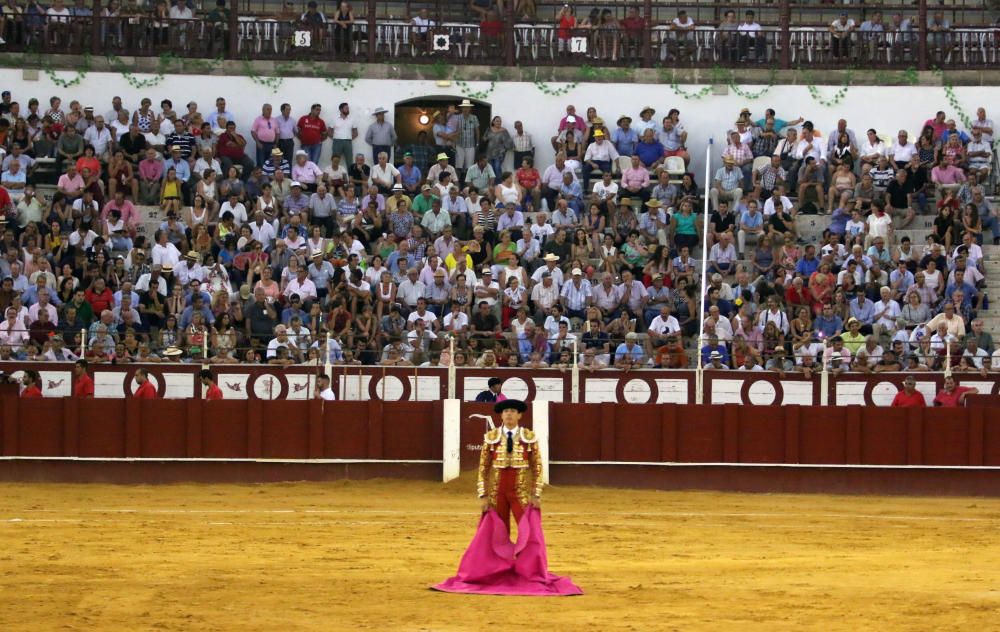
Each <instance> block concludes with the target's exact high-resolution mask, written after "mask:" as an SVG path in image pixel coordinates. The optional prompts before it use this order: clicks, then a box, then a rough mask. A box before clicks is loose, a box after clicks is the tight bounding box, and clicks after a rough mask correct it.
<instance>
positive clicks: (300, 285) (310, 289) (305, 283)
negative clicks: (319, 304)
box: [283, 265, 317, 303]
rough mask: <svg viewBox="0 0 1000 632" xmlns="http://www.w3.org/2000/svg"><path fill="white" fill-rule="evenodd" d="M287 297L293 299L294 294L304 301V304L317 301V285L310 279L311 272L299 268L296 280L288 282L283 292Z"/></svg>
mask: <svg viewBox="0 0 1000 632" xmlns="http://www.w3.org/2000/svg"><path fill="white" fill-rule="evenodd" d="M283 293H284V295H285V296H287V297H291V296H292V295H293V294H295V295H297V296H298V297H299V298H300V299H302V302H303V303H308V302H309V301H314V300H316V297H317V292H316V284H315V283H313V281H312V279H310V278H309V270H308V268H305V267H303V266H301V265H300V266H299V269H298V270H296V273H295V278H294V279H292V280H291V281H289V282H288V285H286V286H285V291H284V292H283Z"/></svg>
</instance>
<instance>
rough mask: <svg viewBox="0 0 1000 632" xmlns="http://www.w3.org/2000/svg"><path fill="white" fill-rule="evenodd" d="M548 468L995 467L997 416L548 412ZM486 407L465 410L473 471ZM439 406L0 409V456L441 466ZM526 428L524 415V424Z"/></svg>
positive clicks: (117, 402) (673, 408) (761, 409)
mask: <svg viewBox="0 0 1000 632" xmlns="http://www.w3.org/2000/svg"><path fill="white" fill-rule="evenodd" d="M550 406H551V408H550V432H551V439H550V451H549V453H550V455H551V459H552V460H553V461H576V462H581V461H582V462H592V461H605V462H609V461H614V462H652V463H660V462H680V463H753V464H815V465H854V464H858V465H926V466H940V465H948V466H1000V408H964V409H939V408H938V409H935V408H928V409H898V408H872V407H860V406H847V407H800V406H736V405H725V406H707V405H706V406H698V405H639V404H637V405H630V406H616V405H614V404H551V405H550ZM490 411H491V406H489V405H485V404H476V403H463V405H462V419H463V421H462V424H461V427H462V430H461V440H462V448H463V449H462V465H463V467H465V468H469V467H474V466H475V463H476V456H477V449H478V445H479V443H480V442H481V440H482V433H483V429H484V423H483V421H482V420H468V419H467V415H468V414H470V413H473V412H479V413H483V414H487V413H488V412H490ZM442 414H443V410H442V403H441V402H440V401H434V402H381V401H378V400H370V401H357V402H353V401H352V402H332V403H324V402H320V401H318V400H307V401H265V400H243V401H218V402H207V401H204V400H197V399H192V400H157V401H142V400H135V399H101V400H80V399H72V398H63V399H42V400H21V399H18V398H14V397H3V398H0V455H3V456H41V457H44V456H50V457H90V458H146V459H158V458H159V459H169V458H215V459H289V460H298V459H384V460H392V461H422V460H440V459H441V450H442V434H441V433H442ZM524 423H525V425H526V426H528V427H530V425H531V422H530V413H529V415H528V416H527V418H526V419H525V422H524Z"/></svg>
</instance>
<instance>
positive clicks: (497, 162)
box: [488, 156, 503, 182]
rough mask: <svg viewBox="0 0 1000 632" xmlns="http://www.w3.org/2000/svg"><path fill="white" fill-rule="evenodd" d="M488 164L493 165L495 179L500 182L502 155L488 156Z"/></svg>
mask: <svg viewBox="0 0 1000 632" xmlns="http://www.w3.org/2000/svg"><path fill="white" fill-rule="evenodd" d="M488 162H489V163H490V166H491V167H493V173H495V174H496V177H497V178H496V181H497V182H500V175H501V174H502V173H503V171H502V170H503V156H501V157H499V158H490V159H489V161H488Z"/></svg>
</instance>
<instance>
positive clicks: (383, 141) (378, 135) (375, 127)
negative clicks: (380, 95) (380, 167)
mask: <svg viewBox="0 0 1000 632" xmlns="http://www.w3.org/2000/svg"><path fill="white" fill-rule="evenodd" d="M387 112H388V110H386V109H385V108H383V107H378V108H375V111H374V112H372V116H374V117H375V121H374V122H373V123H372V124H371V125H369V126H368V130H367V131H366V132H365V142H366V143H368V144H369V145H371V147H372V161H373V162H378V155H379V154H380V153H382V152H385V154H386V156H387V157H389V158H392V148H393V146H394V145H395V144H396V128H395V127H393V125H392V123H389V122H388V121H386V120H385V115H386V113H387Z"/></svg>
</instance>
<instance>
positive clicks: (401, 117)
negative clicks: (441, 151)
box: [393, 95, 493, 173]
mask: <svg viewBox="0 0 1000 632" xmlns="http://www.w3.org/2000/svg"><path fill="white" fill-rule="evenodd" d="M463 98H464V97H456V96H454V95H437V96H435V95H431V96H422V97H416V98H413V99H406V100H403V101H398V102H397V103H396V104H395V106H394V114H395V117H394V118H393V121H394V125H395V126H396V135H397V136H398V138H399V140H398V141H397V142H398V143H399V147H400V149H401V150H402V151H401V152H400V153H398V154H397V156H396V162H402V161H403V153H404V152H406V151H409V150H410V149H412V147H413V146H414V145H420V144H422V143H427V144H430V145H432V146H433V145H437V144H438V143H437V141H436V140H435V139H434V133H433V127H434V116H435V114H436V113H437V112H442V113H446V112H447V110H448V106H449V105H456V106H457V105H458V104H459V103H460V102H461V101H462V100H463ZM469 101H470V102H472V105H473V107H472V113H473V114H475V115H476V117H477V118H478V119H479V133H480V135H481V134H482V133H483V132H485V131H486V128H487V127H489V125H490V119H491V118H492V112H493V106H492V104H490V103H487V102H486V101H480V100H478V99H469ZM425 153H427V152H416V151H415V152H413V154H414V157H418V158H422V157H423V156H422V154H425ZM433 160H434V158H433V156H431V157H430V161H431V163H433ZM420 162H422V161H421V160H417V166H418V167H420V169H421V171H422V172H423V173H427V166H428V165H423V164H420Z"/></svg>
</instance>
